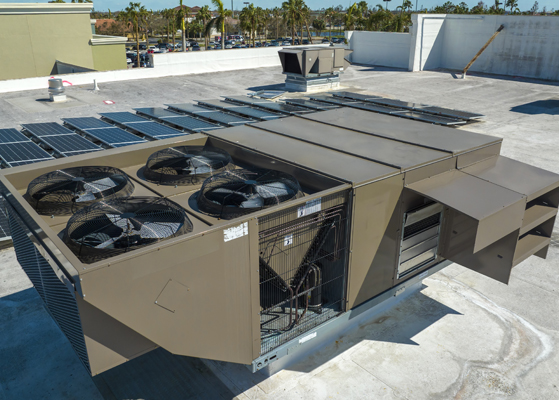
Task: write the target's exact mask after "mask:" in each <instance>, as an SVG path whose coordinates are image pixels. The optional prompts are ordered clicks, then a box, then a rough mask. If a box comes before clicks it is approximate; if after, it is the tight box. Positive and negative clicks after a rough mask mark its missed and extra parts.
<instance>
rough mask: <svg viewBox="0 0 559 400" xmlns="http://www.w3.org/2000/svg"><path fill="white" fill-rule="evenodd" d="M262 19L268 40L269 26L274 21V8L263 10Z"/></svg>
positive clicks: (265, 37)
mask: <svg viewBox="0 0 559 400" xmlns="http://www.w3.org/2000/svg"><path fill="white" fill-rule="evenodd" d="M260 21H261V22H262V26H263V27H264V40H265V41H268V26H269V25H270V21H272V10H270V9H269V8H266V9H264V10H262V14H261V15H260Z"/></svg>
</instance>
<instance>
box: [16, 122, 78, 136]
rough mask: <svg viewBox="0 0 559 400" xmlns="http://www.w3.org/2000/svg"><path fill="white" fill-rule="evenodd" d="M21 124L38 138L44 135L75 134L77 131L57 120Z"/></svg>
mask: <svg viewBox="0 0 559 400" xmlns="http://www.w3.org/2000/svg"><path fill="white" fill-rule="evenodd" d="M21 126H22V127H23V129H25V130H26V131H27V132H29V133H30V134H31V135H33V136H34V137H36V138H38V139H40V138H41V137H44V136H61V135H74V134H75V132H73V131H71V130H70V129H68V128H66V127H64V126H62V125H60V124H58V123H56V122H40V123H33V124H21Z"/></svg>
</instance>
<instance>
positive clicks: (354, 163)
mask: <svg viewBox="0 0 559 400" xmlns="http://www.w3.org/2000/svg"><path fill="white" fill-rule="evenodd" d="M209 135H210V136H213V137H217V138H219V139H222V140H226V141H229V142H232V143H235V144H237V145H240V146H243V147H246V148H249V149H254V150H258V151H259V152H262V153H264V154H269V155H273V157H276V158H279V159H281V160H285V161H287V162H290V163H293V164H295V165H301V166H303V167H305V168H307V169H309V170H312V171H316V172H319V173H321V174H324V175H328V176H330V177H332V178H336V179H340V180H344V181H346V182H352V183H353V184H355V185H359V184H362V183H365V182H370V181H373V180H379V179H384V178H387V177H389V176H393V175H398V174H400V171H399V169H397V168H392V167H388V166H386V165H382V164H378V163H375V162H372V161H368V160H364V159H363V158H359V157H355V156H352V155H349V154H345V153H340V152H338V151H336V150H332V149H327V148H325V147H320V146H318V145H316V144H312V143H307V142H302V141H300V140H297V139H295V138H290V137H287V136H283V135H278V134H276V133H273V132H269V131H263V130H261V129H256V128H253V127H252V126H243V127H240V126H239V127H234V128H229V129H222V130H219V131H214V132H211V133H209Z"/></svg>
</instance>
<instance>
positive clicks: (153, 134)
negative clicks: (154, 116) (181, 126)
mask: <svg viewBox="0 0 559 400" xmlns="http://www.w3.org/2000/svg"><path fill="white" fill-rule="evenodd" d="M123 125H124V126H126V127H128V128H130V129H132V130H134V131H137V132H138V133H140V134H142V135H145V136H147V137H150V138H152V139H161V138H169V137H175V136H183V135H188V134H189V133H188V132H182V131H179V130H176V129H173V128H171V127H169V126H167V125H161V124H158V123H157V122H155V121H147V122H146V123H141V124H139V123H135V122H130V123H124V124H123Z"/></svg>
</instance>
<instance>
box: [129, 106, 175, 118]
mask: <svg viewBox="0 0 559 400" xmlns="http://www.w3.org/2000/svg"><path fill="white" fill-rule="evenodd" d="M134 110H135V111H136V112H137V113H139V114H144V115H147V116H150V117H152V118H162V117H180V114H177V113H174V112H171V111H169V110H166V109H164V108H161V107H145V108H135V109H134Z"/></svg>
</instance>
